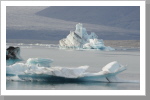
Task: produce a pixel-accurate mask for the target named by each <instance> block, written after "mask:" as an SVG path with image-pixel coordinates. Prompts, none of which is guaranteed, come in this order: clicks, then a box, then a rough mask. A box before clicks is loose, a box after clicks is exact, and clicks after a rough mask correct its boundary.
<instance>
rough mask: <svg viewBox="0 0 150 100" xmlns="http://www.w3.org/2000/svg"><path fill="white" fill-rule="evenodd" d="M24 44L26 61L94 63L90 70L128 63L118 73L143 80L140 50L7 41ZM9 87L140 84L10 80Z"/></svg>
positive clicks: (109, 87) (84, 87)
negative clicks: (71, 47) (67, 46)
mask: <svg viewBox="0 0 150 100" xmlns="http://www.w3.org/2000/svg"><path fill="white" fill-rule="evenodd" d="M9 45H13V46H19V47H21V57H22V58H23V59H24V61H22V62H23V63H25V62H26V60H27V59H28V58H50V59H53V60H54V62H53V63H52V64H51V66H61V67H71V68H76V67H79V66H83V65H88V66H90V67H89V69H88V70H87V71H88V72H98V71H100V70H101V69H102V67H104V66H105V65H106V64H108V63H110V62H112V61H118V62H120V63H121V64H123V65H128V67H127V70H126V71H124V72H122V73H120V74H119V75H118V76H119V77H120V78H122V79H126V80H140V52H139V50H136V49H132V50H131V49H122V50H117V51H99V50H61V49H58V45H53V44H7V46H9ZM6 83H7V84H6V87H7V88H6V89H7V90H138V89H140V83H108V82H107V83H106V82H100V81H99V82H97V81H88V82H80V81H76V82H74V81H70V82H67V81H61V82H44V81H10V80H7V82H6Z"/></svg>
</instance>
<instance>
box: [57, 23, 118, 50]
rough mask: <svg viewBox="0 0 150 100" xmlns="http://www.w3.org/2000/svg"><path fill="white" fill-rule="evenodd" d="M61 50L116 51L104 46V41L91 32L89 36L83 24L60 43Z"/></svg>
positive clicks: (77, 25)
mask: <svg viewBox="0 0 150 100" xmlns="http://www.w3.org/2000/svg"><path fill="white" fill-rule="evenodd" d="M59 46H60V48H72V49H78V48H81V49H99V50H115V49H114V48H112V47H107V46H105V45H104V41H103V40H102V39H98V36H97V35H96V34H95V33H94V32H91V34H88V33H87V31H86V28H84V27H83V25H82V24H81V23H78V24H76V29H75V31H70V34H69V35H68V36H67V37H66V38H63V39H61V40H60V41H59Z"/></svg>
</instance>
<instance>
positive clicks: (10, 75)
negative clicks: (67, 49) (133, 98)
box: [6, 58, 138, 82]
mask: <svg viewBox="0 0 150 100" xmlns="http://www.w3.org/2000/svg"><path fill="white" fill-rule="evenodd" d="M45 60H46V62H47V61H48V65H49V66H50V62H51V60H49V59H44V58H39V59H37V58H30V59H28V60H27V62H26V63H15V64H13V65H9V66H7V67H6V75H7V80H14V81H15V80H17V81H18V80H21V81H23V80H27V81H28V80H32V81H34V80H35V81H38V80H40V81H43V80H47V81H63V82H64V81H70V80H71V81H72V80H74V81H75V82H76V81H101V79H102V78H104V79H105V80H104V81H106V82H138V81H129V80H122V79H119V78H118V77H117V76H116V75H117V74H119V73H121V72H122V71H124V70H126V67H125V66H123V65H121V64H120V63H118V62H117V61H113V62H110V63H109V64H107V65H106V66H104V67H103V68H102V70H101V71H98V72H95V73H91V72H87V69H88V67H89V66H79V67H76V68H70V67H47V64H45ZM37 61H38V62H37ZM32 62H36V63H32ZM43 62H44V63H43ZM39 65H43V66H39ZM45 65H46V66H45Z"/></svg>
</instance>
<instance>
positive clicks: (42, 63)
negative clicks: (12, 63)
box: [26, 58, 53, 67]
mask: <svg viewBox="0 0 150 100" xmlns="http://www.w3.org/2000/svg"><path fill="white" fill-rule="evenodd" d="M52 62H53V60H51V59H49V58H29V59H28V60H27V63H26V64H28V65H37V66H39V67H50V64H51V63H52Z"/></svg>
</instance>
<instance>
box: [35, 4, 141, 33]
mask: <svg viewBox="0 0 150 100" xmlns="http://www.w3.org/2000/svg"><path fill="white" fill-rule="evenodd" d="M36 14H37V15H40V16H45V17H51V18H57V19H62V20H67V21H74V22H81V23H90V24H98V25H107V26H115V27H121V28H125V29H132V30H139V29H140V24H139V22H140V7H138V6H52V7H48V8H46V9H44V10H42V11H39V12H37V13H36Z"/></svg>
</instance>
